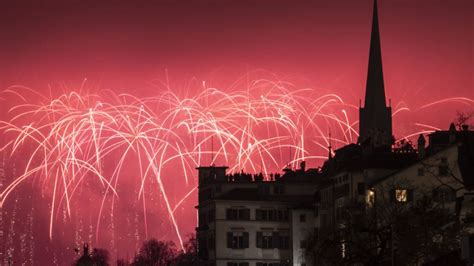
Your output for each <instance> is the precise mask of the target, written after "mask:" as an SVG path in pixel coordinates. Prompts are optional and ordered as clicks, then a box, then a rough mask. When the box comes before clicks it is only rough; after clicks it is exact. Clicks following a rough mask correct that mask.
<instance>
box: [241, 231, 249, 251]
mask: <svg viewBox="0 0 474 266" xmlns="http://www.w3.org/2000/svg"><path fill="white" fill-rule="evenodd" d="M242 247H243V248H248V247H249V233H248V232H244V245H243V246H242Z"/></svg>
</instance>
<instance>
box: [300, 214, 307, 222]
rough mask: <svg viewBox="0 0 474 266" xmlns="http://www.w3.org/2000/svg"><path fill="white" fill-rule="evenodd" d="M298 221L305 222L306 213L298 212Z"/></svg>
mask: <svg viewBox="0 0 474 266" xmlns="http://www.w3.org/2000/svg"><path fill="white" fill-rule="evenodd" d="M300 222H301V223H305V222H306V214H300Z"/></svg>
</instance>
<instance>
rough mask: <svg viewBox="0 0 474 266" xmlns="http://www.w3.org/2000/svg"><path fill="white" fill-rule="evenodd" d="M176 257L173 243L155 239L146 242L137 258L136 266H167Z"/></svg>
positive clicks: (134, 263)
mask: <svg viewBox="0 0 474 266" xmlns="http://www.w3.org/2000/svg"><path fill="white" fill-rule="evenodd" d="M175 255H176V249H175V246H174V244H173V242H170V241H168V242H163V241H159V240H156V239H154V238H152V239H150V240H148V241H145V242H144V243H143V245H142V247H141V248H140V251H139V252H138V254H137V255H136V256H135V259H134V262H133V263H132V265H134V266H145V265H146V266H167V265H169V264H170V262H172V261H173V260H174V258H175Z"/></svg>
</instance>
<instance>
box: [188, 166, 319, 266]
mask: <svg viewBox="0 0 474 266" xmlns="http://www.w3.org/2000/svg"><path fill="white" fill-rule="evenodd" d="M197 169H198V171H199V194H198V198H199V205H198V206H197V208H198V215H199V224H198V228H197V229H196V230H197V239H198V246H199V256H200V258H201V259H202V260H203V261H204V262H205V265H227V266H246V265H258V266H268V265H272V266H277V265H278V266H279V265H282V266H283V265H295V263H296V265H304V264H305V261H304V257H303V253H302V251H303V248H304V240H305V237H306V236H307V235H308V234H309V233H312V232H313V231H314V208H313V205H312V204H313V202H314V191H315V189H316V182H315V181H317V180H318V176H319V175H320V173H319V171H318V170H317V169H308V170H306V169H305V164H304V162H302V163H301V167H300V169H298V170H290V169H286V171H285V173H284V174H283V175H281V176H280V175H278V174H276V175H273V176H271V177H270V178H271V180H270V181H263V175H262V174H257V175H251V174H246V173H238V174H230V175H228V174H226V169H227V168H226V167H217V166H209V167H198V168H197Z"/></svg>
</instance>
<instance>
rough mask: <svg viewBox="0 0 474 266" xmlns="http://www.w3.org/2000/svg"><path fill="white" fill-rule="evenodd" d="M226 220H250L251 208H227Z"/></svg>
mask: <svg viewBox="0 0 474 266" xmlns="http://www.w3.org/2000/svg"><path fill="white" fill-rule="evenodd" d="M225 218H226V220H234V221H235V220H250V209H247V208H230V209H226V213H225Z"/></svg>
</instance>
